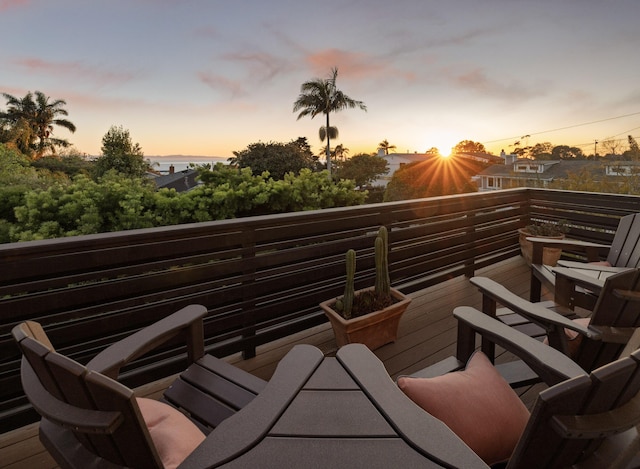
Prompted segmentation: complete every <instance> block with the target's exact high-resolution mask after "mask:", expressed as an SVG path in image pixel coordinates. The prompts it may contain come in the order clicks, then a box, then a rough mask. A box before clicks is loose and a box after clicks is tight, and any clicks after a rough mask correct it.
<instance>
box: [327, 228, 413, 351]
mask: <svg viewBox="0 0 640 469" xmlns="http://www.w3.org/2000/svg"><path fill="white" fill-rule="evenodd" d="M388 250H389V241H388V232H387V229H386V227H384V226H382V227H380V230H379V231H378V235H377V236H376V241H375V264H376V278H375V284H374V286H373V287H369V288H365V289H362V290H358V291H354V277H355V272H356V253H355V251H354V250H353V249H350V250H349V251H347V254H346V274H347V275H346V282H345V288H344V294H343V295H342V296H340V297H338V298H333V299H331V300H327V301H324V302H322V303H320V307H321V308H322V310H323V311H324V312H325V314H326V315H327V317H328V318H329V321H331V326H332V327H333V332H334V334H335V337H336V342H337V344H338V347H341V346H343V345H346V344H349V343H354V342H357V343H362V344H365V345H366V346H367V347H369V348H370V349H371V350H375V349H377V348H379V347H381V346H383V345H385V344H388V343H389V342H394V341H395V340H396V338H397V336H398V325H399V324H400V318H401V316H402V314H403V313H404V312H405V310H406V309H407V307H408V306H409V303H410V302H411V298H409V297H407V296H405V295H403V294H402V293H401V292H400V291H398V290H396V289H395V288H391V285H390V281H389V261H388Z"/></svg>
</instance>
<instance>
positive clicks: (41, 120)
mask: <svg viewBox="0 0 640 469" xmlns="http://www.w3.org/2000/svg"><path fill="white" fill-rule="evenodd" d="M2 95H3V96H4V97H5V99H6V100H7V106H8V107H7V110H6V111H5V112H2V113H0V119H2V120H4V121H5V122H8V123H9V125H10V126H12V127H13V128H14V129H16V130H18V131H19V133H20V134H21V135H20V136H17V137H16V139H17V140H20V139H23V140H24V139H26V140H27V142H28V145H27V147H28V150H29V151H35V156H36V158H39V157H41V156H42V155H44V153H45V151H46V150H47V149H50V150H51V151H52V152H53V153H54V154H55V151H56V147H68V146H69V145H70V144H69V142H68V141H67V140H63V139H60V138H53V137H51V134H52V133H53V126H54V125H57V126H60V127H64V128H65V129H67V130H69V131H70V132H75V131H76V126H75V125H74V124H73V123H72V122H70V121H68V120H67V119H60V118H58V117H57V116H59V115H62V116H67V115H69V113H68V112H67V110H66V109H64V107H63V106H65V105H66V104H67V103H66V101H64V100H62V99H57V100H55V101H49V100H50V98H49V97H48V96H45V94H44V93H42V92H41V91H36V92H35V97H36V99H35V101H34V99H33V94H32V93H31V92H29V93H27V94H26V95H25V97H24V98H21V99H19V98H16V97H15V96H12V95H10V94H7V93H2ZM20 129H22V130H20Z"/></svg>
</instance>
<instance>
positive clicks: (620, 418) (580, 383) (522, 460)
mask: <svg viewBox="0 0 640 469" xmlns="http://www.w3.org/2000/svg"><path fill="white" fill-rule="evenodd" d="M454 316H455V317H456V318H457V319H458V349H457V354H456V356H455V357H450V358H448V359H446V360H444V361H442V362H439V363H437V364H435V365H433V366H431V367H429V368H426V369H424V370H422V371H420V372H418V373H415V374H413V375H412V376H411V377H409V379H406V378H404V377H403V378H399V379H398V385H399V386H400V387H401V388H402V389H403V390H404V391H405V393H407V395H408V396H409V397H410V398H411V399H412V400H414V402H416V404H418V405H419V406H421V407H422V408H423V409H424V410H426V411H428V412H430V413H431V414H432V415H436V413H437V412H439V409H438V408H439V406H440V403H439V402H437V400H435V399H432V397H433V396H432V394H433V393H435V392H438V390H439V389H440V390H441V389H443V388H442V386H444V389H447V385H453V386H457V385H458V384H460V382H461V383H462V386H461V387H463V388H464V389H462V390H460V394H462V395H463V397H464V399H461V401H460V409H459V410H460V412H466V411H467V409H469V411H470V412H471V413H473V412H474V411H475V410H477V409H478V408H481V409H482V408H483V407H485V406H491V405H493V406H495V407H496V409H483V410H485V411H488V412H489V415H493V414H494V413H499V412H500V409H499V408H501V407H503V406H507V405H508V403H507V401H508V400H511V399H513V400H517V399H518V398H517V395H516V394H515V392H513V391H511V390H510V388H509V387H508V386H507V384H506V383H505V382H504V381H503V380H501V379H500V378H498V380H496V381H495V383H491V384H487V383H485V384H484V385H480V384H477V385H476V383H475V382H474V380H475V379H476V378H474V377H472V376H471V375H469V376H466V377H465V379H464V380H462V381H457V380H456V376H458V377H459V376H464V375H465V373H469V372H468V369H467V370H465V371H464V372H463V373H462V375H461V374H459V373H458V374H457V373H449V372H450V371H460V370H464V368H465V364H467V362H468V363H469V365H468V366H469V367H471V366H472V365H471V361H472V360H474V359H475V357H476V355H474V353H475V344H476V339H477V335H478V334H479V335H481V336H482V337H483V338H485V339H488V340H490V341H492V342H495V343H496V344H499V345H500V346H502V347H504V348H505V349H507V350H508V351H510V352H512V353H513V354H515V355H517V356H518V357H519V358H521V359H522V360H524V361H525V362H526V363H527V364H529V366H531V368H532V369H534V370H535V371H536V372H537V373H539V375H540V376H541V377H542V378H543V380H544V381H545V382H546V383H547V384H548V385H549V386H550V387H549V388H547V389H545V390H543V391H542V392H541V393H540V394H539V397H538V398H537V400H536V402H535V404H534V405H533V409H532V411H531V413H530V414H527V413H525V414H524V416H523V415H520V417H519V420H520V421H519V423H517V424H515V423H510V424H509V425H508V427H509V428H504V429H503V428H495V427H496V421H490V422H482V421H478V420H477V419H475V420H473V421H472V422H469V423H470V426H471V427H472V431H475V432H478V433H482V434H481V435H479V436H481V437H482V436H486V435H487V434H489V435H490V436H491V437H493V438H495V439H497V440H500V442H501V443H502V444H504V441H505V440H508V441H509V442H510V445H509V447H508V448H507V453H508V454H510V457H509V456H507V458H508V462H507V465H506V467H507V468H518V469H523V468H532V469H534V468H535V469H538V468H542V467H544V468H565V467H585V468H586V467H593V468H596V467H597V468H604V467H606V468H614V467H615V468H622V467H638V466H637V463H638V460H637V459H636V460H635V461H633V459H634V457H635V458H637V456H638V453H639V452H640V433H639V430H638V424H639V423H640V394H639V391H640V351H635V352H634V353H632V354H631V356H630V357H626V358H622V359H620V360H617V361H615V362H613V363H609V364H607V365H605V366H603V367H601V368H599V369H597V370H595V371H593V372H591V373H590V374H587V373H586V372H585V371H584V370H582V369H581V368H580V367H579V366H578V365H577V364H576V363H575V362H573V361H572V360H570V359H569V358H568V357H567V356H566V355H563V354H561V353H560V352H558V351H557V350H555V349H552V348H551V347H549V346H546V345H544V344H542V343H541V342H540V341H537V340H535V339H533V338H531V337H529V336H527V335H525V334H522V333H521V332H518V331H516V330H514V329H513V328H511V327H509V326H507V325H505V324H503V323H501V322H500V321H497V320H495V319H494V318H491V317H489V316H487V315H485V314H483V313H482V312H480V311H478V310H475V309H474V308H470V307H459V308H456V309H455V310H454ZM472 357H474V358H472ZM470 359H471V360H470ZM486 366H487V367H488V368H492V366H491V365H490V364H488V365H486ZM495 368H496V369H499V365H496V366H495ZM489 371H490V370H489V369H485V372H484V373H483V376H486V375H487V374H488V372H489ZM412 378H417V379H412ZM452 378H453V380H452ZM485 381H486V380H485ZM439 387H440V388H439ZM481 387H484V389H479V388H481ZM500 387H506V390H507V392H510V393H511V394H512V396H510V397H508V398H504V397H501V398H500V399H493V400H491V398H492V397H493V396H495V395H496V394H498V395H500V396H503V395H502V394H500V393H502V392H504V390H500V389H497V388H500ZM448 389H449V392H448V394H447V395H448V396H450V397H449V399H455V397H454V396H455V395H456V392H451V387H450V386H449V388H448ZM419 393H423V394H422V395H420V394H419ZM481 394H484V396H488V401H487V403H485V402H483V401H482V399H484V398H482V397H479V396H480V395H481ZM445 399H447V398H445ZM474 399H475V400H474ZM464 401H468V402H467V403H466V404H465V402H464ZM453 404H455V403H453ZM465 406H466V408H465ZM457 408H458V407H457V404H456V405H454V406H453V409H457ZM456 411H457V410H453V412H456ZM436 416H437V415H436ZM438 418H440V417H438ZM441 419H442V420H443V421H444V422H445V423H447V425H449V426H450V428H452V429H453V430H454V431H456V430H455V429H454V427H455V425H457V424H456V423H455V420H452V417H451V411H448V412H445V413H444V414H443V415H442V418H441ZM488 420H493V417H489V419H488ZM449 421H451V422H452V423H449ZM514 425H515V428H517V429H518V430H514ZM456 433H458V434H461V435H464V436H465V437H464V438H463V440H465V438H467V440H469V443H468V444H469V446H471V447H472V449H474V450H475V448H474V446H475V445H478V443H477V442H475V440H474V439H473V435H471V436H469V434H468V433H467V432H466V429H465V428H463V429H462V430H460V429H458V431H456ZM514 433H515V434H514ZM483 445H484V443H483V444H480V449H481V450H482V451H487V449H486V448H484V446H483ZM511 447H512V448H513V450H512V451H511ZM503 451H504V449H503ZM478 454H480V453H478Z"/></svg>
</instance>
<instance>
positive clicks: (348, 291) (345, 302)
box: [342, 249, 356, 319]
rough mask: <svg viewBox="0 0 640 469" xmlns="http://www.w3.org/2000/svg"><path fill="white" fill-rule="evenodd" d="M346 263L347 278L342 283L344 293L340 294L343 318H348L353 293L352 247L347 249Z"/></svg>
mask: <svg viewBox="0 0 640 469" xmlns="http://www.w3.org/2000/svg"><path fill="white" fill-rule="evenodd" d="M346 265H347V280H346V282H345V285H344V295H343V296H342V315H343V316H344V318H345V319H350V318H351V310H352V308H353V298H354V294H355V290H354V287H353V285H354V277H355V274H356V252H355V251H354V250H353V249H349V250H348V251H347V257H346Z"/></svg>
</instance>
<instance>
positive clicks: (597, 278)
mask: <svg viewBox="0 0 640 469" xmlns="http://www.w3.org/2000/svg"><path fill="white" fill-rule="evenodd" d="M527 239H528V240H529V241H531V242H532V243H533V253H532V265H531V289H530V297H529V298H530V299H531V301H533V302H538V301H540V295H541V291H542V285H546V286H547V287H551V288H553V287H554V286H555V284H556V276H555V273H554V269H553V268H551V267H550V266H547V265H544V264H543V263H542V253H543V249H544V248H545V247H555V248H561V249H568V250H571V251H575V252H582V253H584V256H585V258H586V260H587V262H584V263H583V262H574V261H566V260H561V261H559V262H558V265H559V266H561V267H567V268H571V269H575V270H576V271H578V272H580V273H582V274H583V275H584V276H585V278H586V279H589V278H590V279H591V282H590V284H589V285H588V287H580V288H578V289H577V290H576V292H575V294H574V297H573V298H572V303H571V306H572V307H574V306H580V307H583V308H586V309H593V306H594V305H595V301H596V298H597V296H598V293H599V292H600V288H602V285H603V283H604V279H605V278H606V277H608V276H610V275H613V274H615V273H618V272H621V271H622V270H625V269H628V268H638V267H640V213H637V214H633V215H627V216H625V217H622V218H621V219H620V222H619V224H618V228H617V230H616V233H615V236H614V238H613V242H612V243H611V245H602V244H597V243H589V242H584V241H578V240H571V239H563V240H551V239H548V238H527ZM603 256H605V257H604V260H603Z"/></svg>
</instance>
